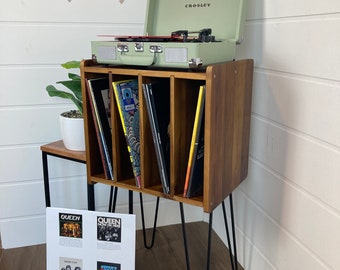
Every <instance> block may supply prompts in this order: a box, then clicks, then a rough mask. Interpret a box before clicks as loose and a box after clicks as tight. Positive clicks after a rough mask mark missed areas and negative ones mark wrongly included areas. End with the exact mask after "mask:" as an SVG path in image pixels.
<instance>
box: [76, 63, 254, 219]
mask: <svg viewBox="0 0 340 270" xmlns="http://www.w3.org/2000/svg"><path fill="white" fill-rule="evenodd" d="M81 76H82V87H83V101H84V121H85V141H86V149H87V151H86V154H87V175H88V182H89V183H91V184H94V183H103V184H108V185H113V186H118V187H122V188H126V189H130V190H134V191H139V192H143V193H147V194H151V195H154V196H159V197H163V198H168V199H172V200H175V201H179V202H183V203H188V204H192V205H196V206H200V207H203V210H204V211H205V212H208V213H210V212H212V211H213V210H214V208H216V207H217V206H218V205H219V204H220V203H221V202H222V201H223V200H224V199H225V198H226V197H227V196H228V195H229V194H230V193H231V192H232V191H233V190H234V189H235V188H236V187H237V186H238V185H239V184H240V183H241V182H242V181H243V180H244V179H245V177H246V176H247V171H248V156H249V131H250V109H251V95H252V77H253V60H250V59H247V60H240V61H233V62H227V63H221V64H216V65H212V66H208V67H207V68H206V69H205V70H202V71H182V70H180V71H178V70H152V69H143V68H132V67H110V66H105V65H96V64H95V63H93V62H92V60H84V61H82V64H81ZM101 76H109V79H110V86H109V87H110V91H111V97H110V98H111V127H112V152H113V160H112V163H113V170H114V180H107V179H105V177H104V174H103V166H102V164H101V158H100V152H99V146H98V142H97V137H96V134H95V128H94V122H93V117H92V113H91V108H90V106H89V102H88V97H87V95H86V88H85V87H86V83H85V79H87V78H94V77H101ZM131 78H135V79H138V85H139V106H140V143H141V144H140V149H141V150H140V152H141V187H140V188H137V187H136V183H135V180H134V175H133V171H132V165H131V162H130V157H129V153H128V150H127V145H126V140H125V136H124V132H123V128H122V124H121V120H120V116H119V112H118V107H117V103H116V101H115V98H114V95H113V89H112V81H119V80H126V79H131ZM154 80H156V81H157V80H158V81H163V82H165V83H166V84H168V85H169V90H170V99H169V107H170V123H169V136H170V171H169V179H170V194H164V193H163V190H162V185H161V180H160V175H159V171H158V165H157V158H156V154H155V148H154V144H153V139H152V133H151V128H150V121H149V119H148V114H147V110H146V102H145V99H144V94H143V90H142V84H143V83H149V82H152V81H154ZM201 85H206V99H205V118H204V126H205V129H204V136H205V143H204V187H203V195H202V196H198V197H193V198H184V197H183V195H182V194H183V188H184V181H185V175H186V170H187V165H188V164H187V163H188V156H189V149H190V142H191V136H192V127H193V123H194V117H195V111H196V106H197V97H198V92H199V87H200V86H201Z"/></svg>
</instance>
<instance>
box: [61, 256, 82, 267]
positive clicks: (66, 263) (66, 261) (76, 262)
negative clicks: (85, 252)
mask: <svg viewBox="0 0 340 270" xmlns="http://www.w3.org/2000/svg"><path fill="white" fill-rule="evenodd" d="M59 269H60V270H82V269H83V262H82V260H80V259H75V258H64V257H60V258H59Z"/></svg>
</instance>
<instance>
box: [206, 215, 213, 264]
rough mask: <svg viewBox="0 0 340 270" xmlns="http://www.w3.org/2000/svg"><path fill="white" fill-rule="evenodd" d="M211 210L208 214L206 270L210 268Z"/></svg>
mask: <svg viewBox="0 0 340 270" xmlns="http://www.w3.org/2000/svg"><path fill="white" fill-rule="evenodd" d="M212 221H213V212H211V213H210V214H209V230H208V251H207V270H209V269H210V251H211V230H212Z"/></svg>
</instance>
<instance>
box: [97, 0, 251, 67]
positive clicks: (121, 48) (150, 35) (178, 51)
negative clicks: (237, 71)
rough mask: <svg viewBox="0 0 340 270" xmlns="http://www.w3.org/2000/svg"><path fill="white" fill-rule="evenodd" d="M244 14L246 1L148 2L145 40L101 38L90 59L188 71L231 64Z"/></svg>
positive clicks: (103, 62) (241, 33)
mask: <svg viewBox="0 0 340 270" xmlns="http://www.w3.org/2000/svg"><path fill="white" fill-rule="evenodd" d="M244 13H245V0H214V1H211V2H204V3H203V2H202V3H201V2H196V1H191V2H190V1H189V2H185V1H183V0H172V1H169V0H148V2H147V14H146V21H145V25H144V35H142V36H129V35H127V36H112V35H102V36H101V37H102V38H105V39H106V40H105V41H92V42H91V49H92V59H93V60H95V61H96V62H98V63H101V64H114V65H137V66H153V67H167V68H190V69H198V68H200V67H204V66H207V65H209V64H214V63H220V62H226V61H231V60H233V59H235V54H236V46H237V44H239V43H240V42H241V41H242V39H243V36H242V35H243V25H244V15H245V14H244ZM178 29H180V30H178ZM183 29H184V30H183ZM197 29H198V30H197ZM213 32H214V33H213Z"/></svg>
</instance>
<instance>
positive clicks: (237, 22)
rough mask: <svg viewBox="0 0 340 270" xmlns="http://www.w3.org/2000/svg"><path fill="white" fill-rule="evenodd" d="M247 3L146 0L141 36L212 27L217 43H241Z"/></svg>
mask: <svg viewBox="0 0 340 270" xmlns="http://www.w3.org/2000/svg"><path fill="white" fill-rule="evenodd" d="M245 1H246V0H213V1H212V0H208V1H206V2H204V1H197V0H187V1H183V0H171V1H170V0H148V1H147V7H146V17H145V25H144V35H146V36H147V35H152V36H164V35H168V34H169V33H171V32H172V31H174V29H175V30H176V29H188V30H191V31H193V30H200V29H203V28H211V29H212V31H213V32H212V35H214V36H215V37H216V40H230V41H232V42H240V41H241V40H242V35H243V25H244V17H245Z"/></svg>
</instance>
